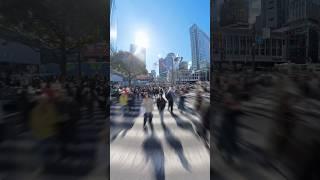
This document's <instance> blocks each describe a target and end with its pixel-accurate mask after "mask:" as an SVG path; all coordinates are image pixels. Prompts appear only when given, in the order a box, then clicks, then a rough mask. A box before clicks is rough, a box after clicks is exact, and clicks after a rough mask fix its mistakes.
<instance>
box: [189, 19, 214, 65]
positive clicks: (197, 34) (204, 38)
mask: <svg viewBox="0 0 320 180" xmlns="http://www.w3.org/2000/svg"><path fill="white" fill-rule="evenodd" d="M190 40H191V50H192V70H200V69H206V68H209V66H210V38H209V36H208V35H207V34H206V33H204V32H203V31H202V30H201V29H200V28H199V27H198V26H197V25H196V24H194V25H192V26H191V27H190Z"/></svg>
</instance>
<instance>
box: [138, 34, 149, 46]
mask: <svg viewBox="0 0 320 180" xmlns="http://www.w3.org/2000/svg"><path fill="white" fill-rule="evenodd" d="M135 44H136V45H138V46H141V47H144V48H148V47H149V39H148V35H147V34H146V33H145V32H142V31H139V32H137V33H136V35H135Z"/></svg>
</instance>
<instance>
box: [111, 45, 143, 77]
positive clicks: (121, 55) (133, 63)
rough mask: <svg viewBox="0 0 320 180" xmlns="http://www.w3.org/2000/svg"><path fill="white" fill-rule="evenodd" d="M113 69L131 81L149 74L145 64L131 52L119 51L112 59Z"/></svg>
mask: <svg viewBox="0 0 320 180" xmlns="http://www.w3.org/2000/svg"><path fill="white" fill-rule="evenodd" d="M110 66H111V69H113V70H116V71H118V72H120V73H122V74H124V75H125V76H127V77H128V79H129V83H130V81H131V80H132V79H133V78H135V77H136V76H138V75H145V74H147V73H148V71H147V69H146V67H145V65H144V63H143V62H142V61H141V60H140V59H139V58H138V57H136V56H134V55H133V54H132V53H130V52H126V51H119V52H116V53H114V54H113V55H112V56H111V58H110Z"/></svg>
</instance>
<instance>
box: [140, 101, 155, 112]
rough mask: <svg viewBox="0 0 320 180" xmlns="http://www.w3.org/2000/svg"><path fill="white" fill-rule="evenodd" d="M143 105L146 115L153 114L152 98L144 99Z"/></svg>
mask: <svg viewBox="0 0 320 180" xmlns="http://www.w3.org/2000/svg"><path fill="white" fill-rule="evenodd" d="M142 104H143V107H144V109H145V112H146V113H151V112H152V111H153V100H152V99H151V98H147V99H143V102H142Z"/></svg>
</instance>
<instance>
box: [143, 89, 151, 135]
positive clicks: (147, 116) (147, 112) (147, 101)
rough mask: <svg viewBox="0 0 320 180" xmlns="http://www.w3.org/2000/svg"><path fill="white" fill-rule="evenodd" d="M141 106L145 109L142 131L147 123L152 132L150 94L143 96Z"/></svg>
mask: <svg viewBox="0 0 320 180" xmlns="http://www.w3.org/2000/svg"><path fill="white" fill-rule="evenodd" d="M142 105H143V107H144V109H145V113H144V120H143V129H144V130H146V123H147V122H148V123H149V125H150V128H151V131H152V132H153V124H152V118H153V114H152V111H153V100H152V98H151V95H150V94H148V93H146V94H145V97H144V99H143V102H142Z"/></svg>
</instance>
